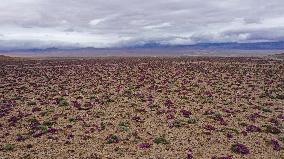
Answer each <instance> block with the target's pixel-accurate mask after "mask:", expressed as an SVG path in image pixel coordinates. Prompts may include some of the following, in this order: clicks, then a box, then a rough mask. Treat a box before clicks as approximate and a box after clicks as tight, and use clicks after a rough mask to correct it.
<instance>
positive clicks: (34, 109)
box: [32, 107, 41, 113]
mask: <svg viewBox="0 0 284 159" xmlns="http://www.w3.org/2000/svg"><path fill="white" fill-rule="evenodd" d="M38 111H41V109H40V108H39V107H34V108H33V109H32V112H33V113H34V112H38Z"/></svg>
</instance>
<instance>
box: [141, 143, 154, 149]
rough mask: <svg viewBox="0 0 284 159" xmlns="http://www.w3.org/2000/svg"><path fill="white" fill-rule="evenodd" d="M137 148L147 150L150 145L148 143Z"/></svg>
mask: <svg viewBox="0 0 284 159" xmlns="http://www.w3.org/2000/svg"><path fill="white" fill-rule="evenodd" d="M138 146H139V148H141V149H148V148H150V147H151V145H150V144H149V143H141V144H139V145H138Z"/></svg>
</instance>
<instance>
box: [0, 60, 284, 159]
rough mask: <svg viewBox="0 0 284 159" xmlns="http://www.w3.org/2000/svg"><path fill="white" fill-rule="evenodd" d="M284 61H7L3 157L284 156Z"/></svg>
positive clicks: (1, 99) (0, 106)
mask: <svg viewBox="0 0 284 159" xmlns="http://www.w3.org/2000/svg"><path fill="white" fill-rule="evenodd" d="M283 121H284V61H281V60H274V59H266V58H259V57H105V58H93V59H86V58H82V59H64V58H63V59H62V58H61V59H24V60H12V59H9V58H8V59H6V60H2V61H1V62H0V158H1V159H6V158H7V159H10V158H15V159H16V158H23V159H24V158H25V159H28V158H66V159H67V158H85V159H87V158H90V159H91V158H92V159H93V158H137V159H148V158H149V159H150V158H151V159H162V158H173V159H174V158H187V159H192V158H194V159H201V158H205V159H239V158H248V159H261V158H262V159H281V158H284V149H283V147H284V122H283Z"/></svg>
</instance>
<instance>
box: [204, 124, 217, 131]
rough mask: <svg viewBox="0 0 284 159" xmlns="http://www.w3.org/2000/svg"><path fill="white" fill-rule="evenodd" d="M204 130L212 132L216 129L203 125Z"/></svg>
mask: <svg viewBox="0 0 284 159" xmlns="http://www.w3.org/2000/svg"><path fill="white" fill-rule="evenodd" d="M204 129H206V130H209V131H214V130H215V129H216V128H215V127H214V126H212V125H205V127H204Z"/></svg>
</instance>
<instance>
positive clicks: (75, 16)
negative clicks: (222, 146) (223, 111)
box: [0, 0, 284, 47]
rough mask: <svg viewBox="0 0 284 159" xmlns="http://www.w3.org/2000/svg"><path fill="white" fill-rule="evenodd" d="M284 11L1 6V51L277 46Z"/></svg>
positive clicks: (268, 6) (73, 3)
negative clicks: (157, 45) (135, 46)
mask: <svg viewBox="0 0 284 159" xmlns="http://www.w3.org/2000/svg"><path fill="white" fill-rule="evenodd" d="M283 5H284V2H283V1H282V0H270V1H266V0H246V1H245V0H226V1H225V0H210V1H200V0H167V1H165V0H155V1H152V0H151V1H150V0H144V1H141V0H112V1H106V0H60V1H51V0H9V1H3V2H1V3H0V24H1V25H0V35H2V36H0V40H1V42H2V44H1V46H2V47H4V46H3V45H7V46H13V47H14V46H15V45H14V44H10V43H13V42H14V43H15V44H17V45H19V46H24V47H34V46H36V43H39V44H40V45H37V46H42V47H47V46H56V45H58V46H69V45H70V46H73V45H74V44H76V46H80V47H85V46H93V47H112V46H122V45H132V44H137V43H145V42H149V41H151V42H157V43H163V44H193V43H201V42H250V41H265V40H266V41H275V40H283V37H284V32H283V29H284V16H283V15H284V10H283V9H282V8H283V7H282V6H283ZM31 41H32V42H31ZM20 43H22V44H20ZM62 44H64V45H62ZM67 44H68V45H67Z"/></svg>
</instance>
